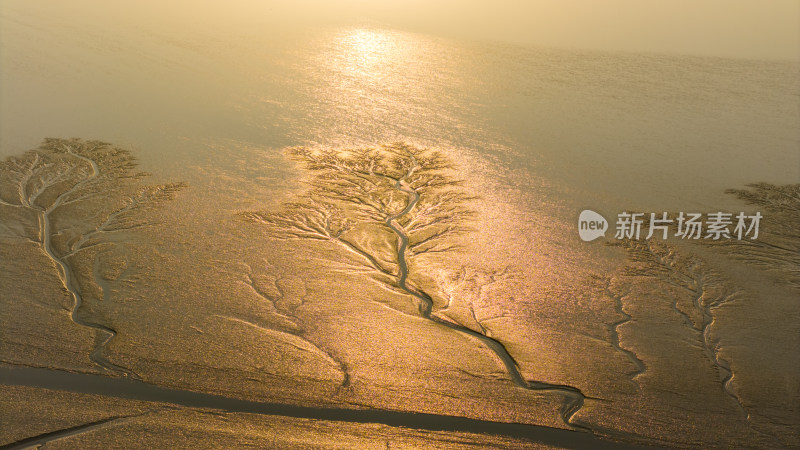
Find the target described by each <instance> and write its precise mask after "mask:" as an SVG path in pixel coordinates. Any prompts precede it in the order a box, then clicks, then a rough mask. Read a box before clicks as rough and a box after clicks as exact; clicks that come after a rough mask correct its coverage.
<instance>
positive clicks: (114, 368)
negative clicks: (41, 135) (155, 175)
mask: <svg viewBox="0 0 800 450" xmlns="http://www.w3.org/2000/svg"><path fill="white" fill-rule="evenodd" d="M67 153H69V154H70V155H72V156H75V157H76V158H78V159H80V160H83V161H85V162H87V163H89V164H90V165H91V167H92V173H91V175H89V176H88V177H87V178H86V179H84V180H82V181H81V182H79V183H77V184H75V186H73V187H72V189H70V190H68V191H66V192H64V193H62V194H61V195H59V196H58V198H56V200H55V201H54V202H53V204H52V205H50V207H49V208H47V209H45V210H40V211H39V229H40V233H41V235H42V241H41V242H42V250H44V252H45V254H46V255H47V256H48V257H49V258H50V260H51V261H53V263H55V264H56V266H57V267H59V268H60V273H59V275H60V278H61V281H62V282H63V283H64V287H65V288H66V289H67V291H68V292H69V293H70V295H71V296H72V298H73V300H74V303H73V307H72V310H71V311H70V319H71V320H72V321H73V322H74V323H76V324H78V325H81V326H84V327H89V328H94V329H95V330H97V331H98V332H99V333H101V334H102V335H104V336H105V337H104V338H103V339H102V340H101V341H100V342H98V343H97V344H96V345H95V348H94V351H92V353H91V354H90V355H89V359H91V360H92V362H94V363H95V364H97V365H99V366H100V367H102V368H104V369H106V370H108V371H111V372H115V373H118V374H121V375H123V376H126V377H130V378H134V379H139V376H138V375H137V374H136V373H134V372H132V371H130V370H128V369H126V368H124V367H121V366H118V365H116V364H114V363H112V362H110V361H109V360H108V359H106V358H105V357H104V356H103V354H102V353H103V350H104V349H105V346H106V345H108V343H109V342H110V341H111V340H112V339H114V336H116V335H117V332H116V331H114V330H113V329H111V328H109V327H107V326H105V325H100V324H98V323H93V322H87V321H86V320H83V319H82V318H81V317H80V315H79V310H80V308H81V305H82V304H83V296H82V295H81V293H80V291H79V289H77V288H76V287H75V285H74V282H73V275H72V270H71V269H70V267H69V264H67V262H66V261H64V260H63V259H62V258H59V257H58V256H56V254H55V253H54V252H53V246H52V243H51V231H50V229H51V225H50V214H51V213H52V212H53V211H54V210H56V209H57V208H58V207H59V206H61V203H62V202H63V201H64V199H65V198H66V197H67V196H68V195H69V194H71V193H73V192H75V191H76V190H78V189H79V188H81V187H83V186H84V185H86V184H87V183H89V182H90V181H92V180H94V179H95V178H97V177H98V175H100V168H99V167H98V166H97V163H96V162H94V161H92V160H91V159H89V158H86V157H85V156H81V155H78V154H76V153H73V152H71V151H69V150H67Z"/></svg>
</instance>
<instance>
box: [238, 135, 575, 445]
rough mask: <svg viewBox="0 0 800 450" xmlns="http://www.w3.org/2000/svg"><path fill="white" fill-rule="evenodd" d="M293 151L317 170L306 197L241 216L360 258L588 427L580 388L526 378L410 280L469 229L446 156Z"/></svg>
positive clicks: (399, 149)
mask: <svg viewBox="0 0 800 450" xmlns="http://www.w3.org/2000/svg"><path fill="white" fill-rule="evenodd" d="M288 154H289V156H290V158H292V159H294V160H296V161H298V162H300V163H301V165H302V166H303V167H304V168H305V169H306V170H307V171H308V172H309V173H310V175H311V177H310V178H309V180H308V183H309V185H310V190H309V192H308V193H307V194H306V196H305V200H304V201H300V202H293V203H287V204H285V205H284V207H283V209H282V210H280V211H276V212H269V211H268V212H245V213H242V216H243V217H244V218H245V219H247V220H249V221H253V222H257V223H260V224H263V225H265V226H266V229H267V230H268V233H269V235H271V236H272V237H274V238H278V239H308V240H317V241H327V242H331V243H333V244H334V245H336V246H338V247H340V248H341V249H342V250H343V251H349V252H352V253H354V254H356V255H358V257H359V259H360V260H361V263H362V264H363V266H364V267H365V268H366V269H367V270H368V272H369V273H370V275H371V276H372V277H374V279H375V280H377V281H379V282H380V283H382V284H383V285H384V286H385V287H387V288H389V289H391V290H394V291H397V292H400V293H402V294H406V295H408V296H410V298H411V299H413V301H415V303H416V305H417V308H418V311H419V314H420V315H421V316H422V317H424V318H426V319H428V320H431V321H433V322H435V323H437V324H439V325H441V326H444V327H447V328H450V329H452V330H455V331H458V332H460V333H463V334H466V335H468V336H470V337H472V338H474V339H477V340H479V341H480V342H482V343H483V344H484V345H485V346H486V347H488V348H489V349H490V350H491V351H492V352H493V353H494V354H495V355H496V356H497V357H498V358H499V360H500V361H502V364H503V366H504V369H505V371H506V373H507V374H508V376H509V377H510V378H511V380H512V381H513V382H514V383H515V384H516V385H517V386H519V387H521V388H524V389H528V390H536V391H550V392H554V393H558V394H561V395H562V396H563V398H564V403H563V407H562V409H561V417H562V419H563V420H564V422H565V423H566V424H567V425H569V426H570V427H572V428H575V429H581V430H586V428H584V427H582V426H580V425H577V424H575V423H573V421H572V416H573V415H574V414H575V413H576V412H577V411H578V410H579V409H580V408H581V407H582V406H583V403H584V400H585V398H586V397H585V396H584V395H583V394H582V393H581V392H580V390H578V389H577V388H574V387H572V386H566V385H559V384H550V383H544V382H538V381H528V380H525V379H524V378H523V377H522V374H521V373H520V369H519V366H518V364H517V362H516V361H515V360H514V358H513V357H512V356H511V355H510V354H509V353H508V351H507V350H506V347H505V346H504V345H503V344H502V343H501V342H500V341H499V340H497V339H495V338H492V337H489V336H488V335H487V334H488V333H487V330H486V328H485V327H483V326H482V325H481V324H480V322H478V323H477V325H476V326H474V329H473V328H472V327H470V326H467V325H464V324H461V323H457V322H456V321H454V320H453V319H452V318H450V317H448V316H447V315H444V314H440V313H441V312H443V309H446V305H443V307H442V308H438V309H437V308H436V307H435V304H434V301H433V297H432V296H431V295H430V294H428V293H427V292H425V291H424V290H423V289H422V288H421V287H420V286H417V285H415V284H414V283H413V282H412V281H410V280H409V275H414V274H413V273H410V269H409V261H410V260H411V259H412V258H413V257H415V256H418V255H422V254H431V253H441V252H448V251H451V250H453V249H455V248H456V246H457V245H456V239H455V238H457V237H458V236H459V235H461V234H463V233H466V232H468V231H470V226H469V222H470V218H471V217H472V216H473V215H474V211H473V210H472V209H471V208H470V207H469V204H470V202H472V201H475V200H476V197H474V196H472V195H470V194H469V193H468V192H466V191H465V189H464V188H463V187H462V183H460V182H459V180H457V179H455V178H454V177H453V175H452V174H453V173H454V170H453V169H454V168H453V167H452V163H451V162H450V160H449V158H448V157H447V156H446V155H445V154H444V153H442V152H439V151H435V150H430V149H423V148H418V147H415V146H412V145H409V144H404V143H398V144H392V145H385V146H381V147H378V148H358V149H346V150H336V149H309V148H305V147H298V148H291V149H289V150H288ZM411 278H412V279H413V278H414V277H411ZM476 320H477V319H476ZM472 325H475V324H472Z"/></svg>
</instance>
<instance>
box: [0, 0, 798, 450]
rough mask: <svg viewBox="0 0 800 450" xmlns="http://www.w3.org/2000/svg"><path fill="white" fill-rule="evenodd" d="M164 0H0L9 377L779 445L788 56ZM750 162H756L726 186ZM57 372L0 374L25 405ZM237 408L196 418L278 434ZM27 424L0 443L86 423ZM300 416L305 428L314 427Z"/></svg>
mask: <svg viewBox="0 0 800 450" xmlns="http://www.w3.org/2000/svg"><path fill="white" fill-rule="evenodd" d="M176 5H177V6H176ZM171 8H172V9H164V8H163V7H161V6H155V5H150V4H148V3H147V2H144V3H142V4H141V5H140V7H138V8H131V9H129V10H124V9H112V8H110V7H108V6H106V5H104V4H102V3H97V2H92V1H81V2H77V3H75V2H71V3H70V4H69V5H65V4H62V3H60V2H38V3H35V4H31V3H30V2H4V3H3V5H2V6H0V20H1V21H2V22H1V23H0V58H2V60H1V62H2V64H0V76H1V77H2V80H3V82H2V85H0V157H2V158H3V159H4V160H5V161H4V163H3V164H4V165H3V166H2V169H3V171H2V179H0V200H2V202H3V204H0V213H2V216H0V225H2V227H0V239H2V242H3V245H2V250H1V251H2V260H0V264H1V265H2V268H3V270H2V274H0V282H2V284H0V288H1V289H2V292H3V295H2V302H3V303H4V306H3V308H2V311H3V316H2V318H0V319H1V320H2V325H3V326H2V330H3V331H2V334H0V339H2V346H0V352H1V353H0V359H1V360H2V362H3V363H4V365H3V368H2V370H13V367H14V366H19V365H24V366H35V367H40V368H41V367H44V368H50V369H54V370H52V371H51V372H53V373H55V374H56V375H53V377H55V379H58V375H57V374H58V373H59V370H69V371H75V372H83V373H91V374H103V375H105V376H108V377H124V378H129V379H131V380H125V381H124V382H125V383H134V384H136V383H145V384H148V385H155V386H156V387H163V388H169V389H173V390H175V391H176V392H178V391H179V392H188V391H194V392H198V393H199V394H198V395H207V394H214V395H216V396H221V397H224V398H233V399H242V400H246V401H251V402H261V403H263V404H270V405H274V404H291V405H299V406H304V407H314V408H320V407H323V408H338V409H337V410H339V409H347V408H365V409H367V410H370V411H377V412H379V413H382V412H383V411H385V410H398V411H401V412H424V413H427V414H432V415H437V416H447V417H463V418H467V419H476V420H481V421H484V422H481V423H487V424H491V423H493V422H515V423H525V424H531V425H536V426H544V427H554V428H562V429H571V430H574V431H575V432H576V433H582V432H586V433H593V434H594V435H595V436H597V437H598V438H602V439H604V442H609V443H610V442H613V441H621V442H626V443H640V444H641V443H646V444H655V445H666V446H699V447H707V446H722V447H725V446H730V445H740V444H742V443H746V444H747V445H751V446H758V447H774V446H776V445H784V446H792V445H797V444H798V439H800V437H798V434H797V431H796V430H797V425H798V423H800V416H798V412H797V411H796V409H795V407H794V405H796V404H797V401H798V400H800V397H798V396H800V373H799V372H798V370H797V367H800V364H798V363H800V361H798V356H797V355H800V351H798V350H800V320H798V318H800V311H798V305H797V302H796V299H797V294H798V287H800V282H799V281H798V267H799V266H800V261H798V259H797V257H796V254H798V251H800V247H798V245H800V242H798V238H797V235H796V230H797V225H798V219H799V218H798V216H797V214H796V212H797V211H800V206H798V203H797V202H798V201H800V199H798V197H797V191H796V187H792V186H789V187H785V188H780V186H785V185H790V184H793V183H798V182H800V151H798V148H800V107H799V106H798V105H800V82H798V81H797V80H798V79H800V77H798V75H800V65H798V64H797V63H796V62H780V61H751V60H733V59H721V58H700V57H682V56H670V55H648V54H625V53H603V52H580V51H566V50H555V49H542V48H530V47H522V46H512V45H507V44H499V43H478V42H467V41H454V40H447V39H443V38H438V37H434V36H427V35H421V34H415V33H409V32H404V31H398V30H391V29H386V28H382V27H379V26H375V25H369V26H366V25H363V24H359V25H353V24H344V25H337V26H331V25H325V26H321V25H319V24H313V23H304V22H302V21H299V22H298V23H299V24H300V25H298V26H294V27H293V26H287V25H285V24H280V23H278V22H276V20H274V19H273V18H271V17H270V16H268V15H259V14H256V13H255V11H257V10H248V9H247V8H257V6H254V5H250V4H247V5H245V4H243V5H242V8H240V9H238V11H239V12H231V11H234V10H226V11H219V10H215V9H213V8H207V9H202V8H197V9H192V10H190V9H186V8H185V7H184V6H181V5H180V3H175V4H174V5H173V6H172V7H171ZM156 12H157V14H156ZM156 17H157V19H156ZM67 19H69V20H67ZM71 137H77V138H80V140H72V141H70V140H67V138H71ZM45 138H56V139H55V140H52V141H48V142H49V143H48V144H45V145H41V144H42V142H43V140H44V139H45ZM92 140H100V141H105V142H109V143H111V145H109V146H107V147H102V148H100V150H98V149H97V148H95V147H97V145H94V144H92V143H91V142H90V141H92ZM395 142H401V143H403V144H402V145H399V146H397V145H395V146H393V147H392V146H391V145H390V144H391V143H395ZM298 146H302V147H303V148H305V149H311V150H310V153H305V155H306V156H305V157H301V158H298V155H301V156H302V155H303V154H304V153H302V152H298V150H293V151H292V150H287V149H288V148H295V147H298ZM366 147H370V148H374V149H376V153H374V154H367V153H359V152H357V151H355V152H353V151H350V152H348V151H346V150H348V149H349V150H354V149H363V148H366ZM65 148H66V149H67V150H64V149H65ZM425 148H432V149H435V150H436V151H438V153H436V156H435V157H433V156H431V155H432V154H431V153H430V152H429V150H424V149H425ZM118 149H121V151H119V150H118ZM398 149H400V150H398ZM28 150H35V151H34V152H32V153H28V154H26V155H22V154H23V153H24V152H26V151H28ZM320 155H328V156H325V157H321V156H320ZM376 155H377V156H376ZM120 164H122V165H124V168H125V170H121V169H120V170H117V169H113V168H114V167H119V165H120ZM106 168H109V169H108V173H110V175H109V176H108V177H106V178H103V177H100V178H99V179H98V176H99V175H100V174H105V173H107V171H106ZM379 168H380V170H379ZM401 169H402V170H401ZM139 171H146V172H149V174H147V175H146V176H145V174H141V175H136V176H133V177H131V176H132V175H133V174H138V173H139ZM65 174H66V175H65ZM59 176H61V178H57V177H59ZM754 182H765V183H769V184H770V186H766V187H762V188H751V189H747V190H745V191H743V192H739V193H738V194H737V193H727V194H726V193H725V191H726V189H731V188H734V189H742V188H744V185H745V184H747V183H754ZM348 183H349V184H348ZM165 187H166V188H167V194H165V195H162V194H160V193H161V192H162V189H163V188H165ZM23 192H24V193H23ZM748 192H749V194H748ZM745 200H747V201H749V204H748V203H746V202H745ZM61 205H65V206H63V207H62V206H61ZM139 205H143V206H141V207H140V206H139ZM787 205H788V206H787ZM587 208H589V209H593V210H596V211H599V212H601V213H603V214H604V215H605V216H606V217H607V218H612V217H614V216H615V215H616V214H617V213H619V212H622V211H646V212H661V211H670V212H674V211H687V212H688V211H702V212H713V211H718V210H729V211H755V210H759V211H761V212H762V213H763V214H764V215H765V222H764V229H763V234H762V237H761V239H760V241H758V242H757V243H755V244H752V245H750V244H739V243H733V244H732V245H693V244H689V243H687V242H683V241H680V240H674V241H670V242H667V243H664V242H659V241H655V240H654V241H651V242H644V241H639V242H626V241H625V242H623V241H620V242H615V241H614V240H613V239H605V240H603V239H601V240H599V241H596V242H592V243H584V242H582V241H580V240H579V239H578V236H577V233H576V224H575V222H576V220H575V219H576V218H577V216H578V213H579V212H580V211H581V210H582V209H587ZM276 227H277V228H276ZM298 230H299V231H298ZM309 230H311V231H309ZM603 241H605V242H607V243H614V244H618V245H613V246H609V245H604V244H603ZM703 243H705V242H703ZM84 248H85V250H84ZM776 342H780V343H781V344H780V345H775V343H776ZM87 376H88V375H87ZM12 378H14V377H12ZM18 378H19V377H16V378H15V379H18ZM87 380H89V379H88V378H87ZM62 381H63V379H62ZM86 382H88V381H86ZM65 383H66V382H53V383H50V384H48V383H45V382H42V383H41V384H39V385H38V389H42V390H43V391H37V390H30V391H26V390H24V389H21V388H17V387H13V386H11V385H13V384H15V383H12V382H8V383H6V384H7V386H5V388H4V389H7V390H9V392H12V391H13V392H14V393H15V394H14V395H17V396H18V398H19V402H21V403H23V404H29V405H31V407H32V408H36V407H37V406H36V405H38V404H39V403H41V402H44V401H46V400H42V398H47V396H48V395H50V396H55V395H56V394H55V393H56V392H61V390H63V389H64V386H65ZM16 384H19V383H16ZM45 388H46V389H50V390H47V391H44V389H45ZM31 389H33V388H31ZM147 389H149V388H147ZM73 390H74V391H76V392H82V393H83V394H85V395H90V394H91V395H99V394H98V392H97V391H93V390H86V389H84V390H83V391H81V390H80V389H78V388H74V389H73ZM145 390H146V389H145ZM148 392H149V391H148ZM58 395H60V396H64V395H66V394H63V393H60V394H58ZM70 395H77V394H70ZM102 395H104V396H106V397H108V394H107V393H105V392H104V393H102ZM187 395H190V394H187ZM42 396H44V397H42ZM133 398H134V399H135V397H133ZM138 400H140V401H141V402H144V404H145V405H146V404H148V403H147V402H154V401H155V399H154V398H152V395H149V396H145V397H143V398H139V399H138ZM106 401H107V402H111V399H110V397H108V398H107V400H106ZM152 407H153V408H155V409H154V410H158V411H160V409H158V408H161V407H160V406H158V405H155V404H154V406H152ZM206 407H207V408H214V404H213V402H211V403H209V404H205V403H199V404H193V403H192V404H181V403H180V402H176V404H175V406H174V408H176V410H177V411H179V412H178V413H176V414H178V415H186V414H189V415H191V414H195V412H192V411H190V410H191V409H192V408H206ZM137 408H139V409H137ZM223 409H224V408H223ZM245 412H249V413H251V412H253V411H245ZM140 413H141V408H140V407H139V406H137V407H131V409H130V411H129V414H128V413H125V412H124V411H123V412H119V411H117V410H113V411H112V409H108V410H107V411H95V413H93V415H91V416H92V418H91V420H88V419H87V420H86V421H85V423H89V422H92V421H96V420H100V419H102V418H103V417H117V416H120V415H121V416H126V417H127V415H133V414H140ZM241 413H242V411H239V410H236V411H222V412H220V413H219V414H220V415H223V416H226V417H229V418H230V420H229V421H228V422H226V423H229V424H230V429H228V431H227V433H228V434H233V435H235V436H240V438H241V440H240V441H239V442H240V443H244V442H265V441H264V439H271V438H269V437H265V436H260V435H259V436H254V435H251V434H248V433H249V432H247V431H243V430H245V429H246V428H247V426H248V425H247V421H246V420H244V419H243V418H242V414H241ZM255 413H257V412H255ZM51 416H52V417H51ZM47 417H49V419H47V420H41V421H39V422H37V423H35V424H33V423H31V424H30V426H29V428H30V429H29V430H28V428H26V430H27V431H26V433H27V434H26V435H25V436H22V435H20V434H19V433H18V432H17V431H15V430H6V429H3V430H2V433H0V435H1V436H0V437H2V442H3V443H8V442H14V441H20V440H22V439H24V438H25V437H26V436H35V435H39V434H45V433H50V432H53V431H57V430H58V429H59V427H62V428H69V427H72V426H77V425H79V424H80V423H81V420H77V419H75V417H79V415H76V413H75V412H74V411H71V410H68V409H63V410H59V411H56V412H55V413H52V414H50V416H47ZM87 417H88V416H87ZM98 417H99V418H98ZM292 417H295V416H292ZM365 417H370V416H369V415H366V416H365ZM373 417H383V416H381V415H380V414H376V415H374V416H373ZM308 419H314V416H313V415H310V416H308ZM176 420H177V419H176ZM259 420H260V419H259ZM286 420H287V421H288V419H286ZM366 421H367V422H369V420H366ZM289 422H291V421H289ZM289 422H286V423H285V424H284V425H283V426H285V427H287V429H289V428H292V427H297V426H300V425H298V424H297V423H294V422H292V423H289ZM355 422H359V423H360V422H361V420H358V421H355ZM15 423H16V422H15ZM92 423H93V422H92ZM105 423H106V422H103V424H104V425H103V426H104V430H106V431H104V432H103V433H106V434H102V437H100V436H99V435H98V439H111V438H113V437H112V436H113V435H114V433H113V431H114V430H115V429H117V428H115V427H116V425H114V423H115V422H113V421H110V422H108V423H109V425H108V426H107V427H106V425H105ZM124 423H127V422H124ZM138 423H139V425H137V426H140V427H141V422H138ZM192 423H194V422H192ZM375 423H377V424H381V425H380V426H381V427H383V426H387V425H388V426H392V425H397V424H393V423H387V422H385V421H381V420H375ZM66 424H69V427H68V426H67V425H66ZM217 425H219V424H217ZM217 425H215V426H217ZM400 425H402V424H400ZM153 426H155V425H153V424H148V425H146V427H153ZM175 426H176V427H178V428H181V427H183V428H186V429H191V428H192V426H193V425H192V424H191V423H190V421H189V420H188V419H187V420H185V421H184V420H183V419H181V420H177V422H176V425H175ZM219 426H220V427H222V428H220V429H222V430H223V431H220V433H223V434H224V428H225V426H224V425H219ZM302 426H303V427H305V426H306V424H305V422H303V424H302ZM327 426H328V425H326V427H327ZM331 426H334V425H331ZM360 426H362V425H359V424H356V425H347V426H346V427H345V426H344V425H342V424H341V423H339V425H335V427H337V428H339V429H341V430H342V433H343V437H342V439H344V440H348V439H349V441H347V442H352V443H353V445H356V443H358V442H364V441H361V440H360V439H361V438H365V439H366V440H367V441H368V442H372V443H376V442H378V441H380V445H383V443H384V442H385V441H387V439H388V440H391V439H396V440H397V441H396V442H399V443H402V442H405V444H403V445H423V444H421V442H426V441H425V439H427V438H426V437H425V436H424V432H422V431H421V433H423V435H421V436H417V435H413V436H411V435H409V436H394V437H392V435H391V433H390V432H387V431H386V430H383V429H378V428H376V427H377V425H375V426H372V425H370V426H367V425H363V428H359V427H360ZM414 426H418V424H417V425H414ZM487 426H488V428H487V430H490V431H488V432H490V433H491V432H494V433H496V434H497V435H503V434H504V433H505V432H504V431H503V430H504V429H505V428H503V427H500V426H498V427H496V428H491V425H487ZM119 427H122V428H119V430H120V431H119V433H126V434H125V435H126V436H129V435H130V433H133V435H134V436H135V433H138V432H141V429H142V428H136V429H137V430H139V431H130V429H129V428H126V427H127V425H124V424H123V422H121V423H120V425H119ZM326 427H322V426H320V428H319V429H317V430H315V429H314V427H310V428H304V430H306V431H307V432H308V433H310V434H309V436H310V437H309V438H308V439H309V442H318V443H319V445H325V446H330V445H332V444H331V443H330V441H326V440H325V439H326V437H325V436H324V435H323V433H324V431H323V430H324V429H326ZM421 428H424V427H421ZM92 429H93V430H94V429H95V428H92ZM215 430H217V428H215ZM359 430H360V431H359ZM432 430H435V431H437V432H438V431H439V430H440V429H432ZM491 430H494V431H491ZM87 431H88V430H87ZM451 431H452V432H453V433H456V432H460V431H463V430H462V429H461V428H454V429H452V430H451ZM165 433H166V432H165ZM315 433H316V434H315ZM79 434H80V433H79ZM77 435H78V434H70V435H69V436H65V437H63V441H62V442H64V443H65V444H68V445H75V446H80V445H81V443H80V442H83V441H79V440H74V439H76V438H75V436H77ZM505 435H506V438H501V437H499V436H495V437H492V436H491V435H484V436H483V437H481V438H480V439H484V438H485V439H487V440H488V442H493V441H492V439H495V438H496V441H494V443H495V444H497V445H508V446H512V447H513V446H514V445H515V443H514V442H512V441H508V440H513V439H517V438H520V435H519V434H514V433H505ZM522 435H524V436H523V438H525V439H529V440H530V441H531V442H551V441H548V440H543V439H537V438H536V436H541V433H540V434H537V431H536V429H533V428H532V429H531V431H530V432H527V431H526V432H524V433H522ZM87 436H89V435H87ZM214 436H215V437H214V438H213V439H217V441H215V442H218V443H219V444H220V445H229V444H225V443H227V442H230V441H228V440H227V439H228V437H225V438H223V437H220V436H221V435H220V434H214ZM387 436H389V437H388V438H387ZM453 436H454V439H456V436H455V434H453ZM525 436H527V437H525ZM84 437H85V436H84ZM82 438H83V437H80V438H78V439H82ZM440 438H441V436H439V435H438V434H437V435H436V436H433V437H430V439H431V440H430V441H429V442H428V443H429V444H430V445H441V446H448V445H449V444H447V443H442V442H440V441H439V439H440ZM462 438H463V442H462V441H458V442H462V443H465V442H473V441H475V439H477V438H475V436H467V437H464V436H461V437H458V439H462ZM370 439H372V440H370ZM403 439H406V440H405V441H404V440H403ZM417 439H420V440H417ZM478 441H479V442H482V443H483V444H487V442H484V441H480V440H478ZM164 442H166V441H164ZM187 442H188V441H187ZM234 442H235V440H234ZM70 443H71V444H70ZM450 444H452V445H455V443H453V442H451V443H450ZM242 445H243V444H242ZM296 445H300V444H296Z"/></svg>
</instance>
